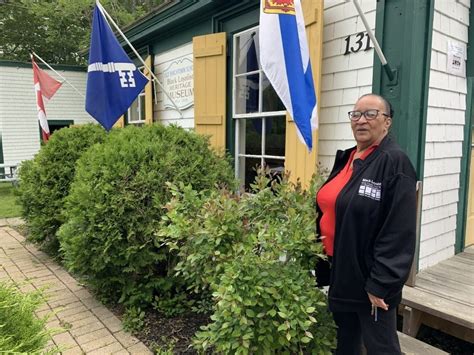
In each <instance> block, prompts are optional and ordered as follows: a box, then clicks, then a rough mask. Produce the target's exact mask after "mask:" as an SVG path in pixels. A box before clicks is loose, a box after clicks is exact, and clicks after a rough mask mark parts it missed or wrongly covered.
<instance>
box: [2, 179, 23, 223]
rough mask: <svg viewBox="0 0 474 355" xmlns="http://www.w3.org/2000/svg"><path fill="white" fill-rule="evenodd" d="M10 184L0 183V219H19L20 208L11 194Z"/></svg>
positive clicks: (11, 186) (11, 187)
mask: <svg viewBox="0 0 474 355" xmlns="http://www.w3.org/2000/svg"><path fill="white" fill-rule="evenodd" d="M13 190H14V187H13V185H12V184H11V183H10V182H0V218H7V217H20V215H21V208H20V205H19V204H18V203H17V201H16V197H15V195H14V194H13Z"/></svg>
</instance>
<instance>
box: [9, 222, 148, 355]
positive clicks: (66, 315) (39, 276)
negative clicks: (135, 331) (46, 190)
mask: <svg viewBox="0 0 474 355" xmlns="http://www.w3.org/2000/svg"><path fill="white" fill-rule="evenodd" d="M12 223H13V224H16V223H18V221H14V220H4V219H3V220H0V280H1V281H5V280H7V281H8V280H11V281H14V282H19V283H21V285H22V286H21V287H20V289H21V290H22V291H24V292H28V291H32V290H34V289H36V288H40V287H45V286H47V287H48V288H47V290H46V291H45V294H46V295H47V297H48V301H47V303H46V304H45V305H43V306H42V307H41V308H40V309H39V310H38V312H37V314H38V316H44V315H46V314H50V318H49V322H48V327H49V328H60V327H63V328H64V331H63V332H61V333H59V334H56V335H54V336H53V341H54V343H55V344H56V345H58V346H60V347H61V349H62V354H84V353H86V354H152V353H151V352H150V350H149V349H148V348H147V347H146V346H145V345H144V344H143V343H142V342H140V341H139V340H138V339H137V338H135V337H133V336H131V335H130V334H128V333H126V332H125V331H124V330H123V328H122V324H121V322H120V320H119V319H118V318H117V317H116V316H115V315H114V314H113V313H111V312H110V311H109V310H108V309H107V308H106V307H104V306H103V305H102V304H101V303H100V302H98V301H97V300H95V299H94V297H93V296H92V295H91V294H90V293H89V292H88V291H87V290H86V289H85V288H84V287H83V286H82V285H81V284H79V283H78V282H77V281H76V280H75V279H74V278H73V277H71V275H69V274H68V272H67V271H66V270H65V269H64V268H63V267H61V266H59V265H58V264H56V263H55V262H54V261H52V260H51V258H50V257H48V256H47V255H46V254H45V253H43V252H41V251H39V250H38V249H37V248H36V247H35V246H34V245H32V244H29V243H28V244H26V243H25V238H24V237H23V236H22V235H21V234H19V233H17V232H16V231H15V230H14V229H13V228H11V225H12ZM52 311H54V313H53V312H52Z"/></svg>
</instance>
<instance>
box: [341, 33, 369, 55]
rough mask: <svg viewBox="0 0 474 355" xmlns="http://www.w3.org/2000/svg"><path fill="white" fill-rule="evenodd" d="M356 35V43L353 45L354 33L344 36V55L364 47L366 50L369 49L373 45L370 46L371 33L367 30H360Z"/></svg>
mask: <svg viewBox="0 0 474 355" xmlns="http://www.w3.org/2000/svg"><path fill="white" fill-rule="evenodd" d="M354 36H355V42H354V45H353V46H351V37H352V35H349V36H347V37H346V38H344V41H346V51H345V52H344V55H347V54H351V53H357V52H358V51H360V50H361V49H362V48H363V47H364V51H368V50H369V49H371V48H372V47H371V46H370V38H369V35H368V34H367V33H365V32H359V33H357V34H356V35H354Z"/></svg>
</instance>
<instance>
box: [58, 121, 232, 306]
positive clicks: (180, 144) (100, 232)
mask: <svg viewBox="0 0 474 355" xmlns="http://www.w3.org/2000/svg"><path fill="white" fill-rule="evenodd" d="M168 181H170V182H174V183H179V182H183V183H185V184H190V185H192V186H193V188H195V189H197V190H205V189H210V188H212V187H213V186H214V185H215V184H217V183H228V184H232V183H233V181H234V177H233V173H232V169H231V168H230V165H229V162H228V161H227V160H225V159H223V158H222V157H219V156H218V155H217V154H215V153H214V152H212V151H211V149H210V148H209V143H208V139H207V138H205V137H202V136H199V135H197V134H195V133H193V132H189V131H185V130H184V129H182V128H179V127H176V126H169V127H164V126H161V125H155V126H146V127H132V126H129V127H127V128H125V129H121V130H117V132H115V133H114V134H112V135H111V136H110V137H109V139H108V140H107V142H105V143H104V144H101V145H97V146H95V147H93V148H91V149H90V150H89V151H87V152H86V153H85V154H84V155H83V156H82V157H81V159H80V160H79V161H78V166H77V172H76V177H75V180H74V183H73V184H72V187H71V192H70V195H69V197H68V198H67V212H66V215H67V217H68V221H67V223H65V224H64V225H63V227H62V228H61V231H60V233H59V235H60V241H61V248H62V250H63V251H64V256H65V262H66V265H67V266H68V267H69V269H70V270H72V271H74V272H77V273H79V274H80V275H83V276H86V277H87V278H88V280H89V283H90V284H91V285H92V286H93V287H95V288H96V289H97V291H99V292H100V293H101V294H102V295H103V296H105V297H106V298H108V299H109V300H111V301H117V300H118V301H119V302H122V303H124V304H126V305H136V306H142V307H143V306H146V305H150V304H151V303H152V301H153V299H154V296H155V295H156V294H157V293H158V291H159V290H160V289H168V290H169V289H173V287H176V282H177V281H176V280H170V277H171V276H170V277H169V275H168V272H169V265H172V264H173V260H172V257H171V255H170V254H169V253H168V250H167V247H166V245H165V243H163V242H162V241H160V240H159V238H156V237H155V235H154V232H155V230H156V228H157V226H158V223H159V222H160V220H161V216H162V215H163V213H164V212H165V209H164V208H163V207H164V205H165V204H166V203H167V202H168V201H169V199H170V197H171V195H170V191H169V189H168V188H167V186H166V182H168Z"/></svg>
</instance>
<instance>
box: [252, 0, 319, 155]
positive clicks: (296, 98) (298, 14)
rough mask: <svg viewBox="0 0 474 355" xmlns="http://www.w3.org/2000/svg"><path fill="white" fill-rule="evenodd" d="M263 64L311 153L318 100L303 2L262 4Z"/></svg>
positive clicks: (269, 1)
mask: <svg viewBox="0 0 474 355" xmlns="http://www.w3.org/2000/svg"><path fill="white" fill-rule="evenodd" d="M259 31H260V62H261V65H262V69H263V71H264V73H265V74H266V75H267V77H268V80H269V81H270V83H271V84H272V86H273V88H274V89H275V91H276V93H277V94H278V96H279V97H280V99H281V101H282V102H283V104H284V105H285V107H286V109H287V111H288V112H289V114H290V115H291V117H292V118H293V120H294V122H295V124H296V128H297V130H296V131H297V133H298V136H299V138H300V140H301V141H302V142H304V144H306V146H307V147H308V150H309V151H311V149H312V147H313V138H312V134H313V129H315V128H316V127H317V99H316V90H315V87H314V83H313V75H312V71H311V63H310V60H309V49H308V41H307V39H306V32H305V25H304V20H303V10H302V8H301V2H300V0H287V1H276V0H262V4H261V7H260V29H259Z"/></svg>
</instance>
